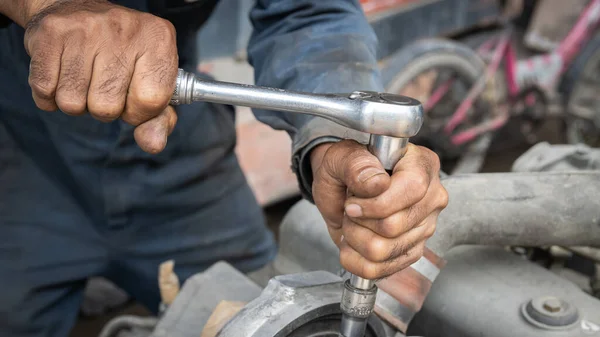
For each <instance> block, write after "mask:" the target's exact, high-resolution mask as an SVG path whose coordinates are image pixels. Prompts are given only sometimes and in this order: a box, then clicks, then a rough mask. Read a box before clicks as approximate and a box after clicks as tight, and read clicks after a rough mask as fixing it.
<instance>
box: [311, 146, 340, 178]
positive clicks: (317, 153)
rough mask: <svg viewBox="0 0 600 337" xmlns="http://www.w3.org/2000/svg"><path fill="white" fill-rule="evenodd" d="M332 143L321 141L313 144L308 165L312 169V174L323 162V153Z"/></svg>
mask: <svg viewBox="0 0 600 337" xmlns="http://www.w3.org/2000/svg"><path fill="white" fill-rule="evenodd" d="M333 144H334V143H321V144H319V145H317V146H315V148H314V149H312V150H311V151H310V167H311V169H312V172H313V175H314V174H315V171H316V170H317V169H318V168H319V167H320V166H321V163H322V162H323V158H324V157H325V153H327V150H329V148H330V147H331V146H332V145H333Z"/></svg>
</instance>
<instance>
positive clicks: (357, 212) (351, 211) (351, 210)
mask: <svg viewBox="0 0 600 337" xmlns="http://www.w3.org/2000/svg"><path fill="white" fill-rule="evenodd" d="M345 211H346V214H347V215H348V216H349V217H352V218H358V217H361V216H362V215H363V211H362V208H361V207H360V206H359V205H357V204H350V205H347V206H346V208H345Z"/></svg>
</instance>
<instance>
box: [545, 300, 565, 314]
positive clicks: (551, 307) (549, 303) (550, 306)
mask: <svg viewBox="0 0 600 337" xmlns="http://www.w3.org/2000/svg"><path fill="white" fill-rule="evenodd" d="M542 307H543V308H544V309H545V310H546V311H548V312H551V313H555V312H559V311H560V310H561V309H562V303H561V301H560V300H559V299H558V298H549V299H547V300H545V301H544V304H542Z"/></svg>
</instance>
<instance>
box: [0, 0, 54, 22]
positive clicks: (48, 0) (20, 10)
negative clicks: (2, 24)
mask: <svg viewBox="0 0 600 337" xmlns="http://www.w3.org/2000/svg"><path fill="white" fill-rule="evenodd" d="M57 1H59V0H8V1H3V3H2V4H0V13H2V14H4V15H6V16H7V17H8V18H10V19H11V20H12V21H14V22H15V23H16V24H18V25H19V26H21V27H25V26H26V25H27V23H28V22H29V20H31V18H32V17H33V16H35V15H36V14H37V13H39V12H40V11H42V10H43V9H45V8H47V7H48V6H51V5H52V4H54V3H55V2H57Z"/></svg>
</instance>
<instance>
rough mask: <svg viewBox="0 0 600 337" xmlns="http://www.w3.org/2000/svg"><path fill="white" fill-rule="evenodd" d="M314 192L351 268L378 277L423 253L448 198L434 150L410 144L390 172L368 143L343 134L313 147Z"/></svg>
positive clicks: (408, 263)
mask: <svg viewBox="0 0 600 337" xmlns="http://www.w3.org/2000/svg"><path fill="white" fill-rule="evenodd" d="M311 165H312V170H313V179H314V180H313V188H312V190H313V197H314V200H315V204H316V205H317V207H318V209H319V211H320V212H321V214H322V215H323V218H324V219H325V222H326V223H327V227H328V230H329V234H330V235H331V237H332V239H333V241H334V242H335V244H336V245H337V246H338V247H339V249H340V262H341V264H342V266H343V267H344V268H345V269H346V270H347V271H349V272H351V273H353V274H355V275H358V276H361V277H364V278H367V279H379V278H383V277H386V276H389V275H391V274H394V273H396V272H398V271H400V270H402V269H404V268H406V267H408V266H409V265H411V264H412V263H414V262H416V261H417V260H418V259H419V258H420V257H421V256H422V255H423V249H424V247H425V240H426V239H428V238H429V237H431V236H432V235H433V233H434V231H435V226H436V222H437V218H438V215H439V214H440V212H441V211H442V209H444V208H445V207H446V205H447V204H448V194H447V192H446V190H445V189H444V187H443V186H442V184H441V183H440V179H439V170H440V164H439V159H438V157H437V155H436V154H435V153H433V152H432V151H430V150H428V149H427V148H424V147H421V146H416V145H413V144H409V147H408V150H407V152H406V155H405V156H404V158H402V160H400V162H398V164H397V165H396V167H395V168H394V171H393V174H392V176H391V177H390V175H388V174H387V173H386V171H385V170H384V169H383V167H382V166H381V164H380V162H379V160H377V158H376V157H374V156H373V155H371V154H370V153H369V152H368V151H367V149H366V147H365V146H364V145H360V144H358V143H357V142H355V141H351V140H344V141H341V142H339V143H335V144H331V143H328V144H323V145H320V146H318V147H317V148H315V149H314V150H313V151H312V153H311Z"/></svg>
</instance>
